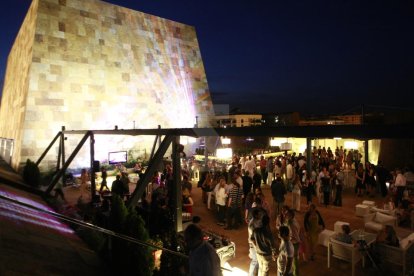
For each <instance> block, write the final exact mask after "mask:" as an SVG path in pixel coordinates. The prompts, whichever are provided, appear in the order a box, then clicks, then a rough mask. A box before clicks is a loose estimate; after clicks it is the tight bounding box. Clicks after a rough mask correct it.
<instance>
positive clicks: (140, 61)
mask: <svg viewBox="0 0 414 276" xmlns="http://www.w3.org/2000/svg"><path fill="white" fill-rule="evenodd" d="M28 18H30V19H31V21H28V19H27V18H26V21H25V23H24V24H23V26H22V29H21V31H20V33H19V37H18V39H17V40H16V43H15V45H14V46H13V50H12V52H11V54H10V56H11V57H13V59H16V61H15V62H14V63H17V64H20V66H13V68H8V70H7V74H6V82H5V83H6V84H7V85H5V88H4V91H3V95H4V96H3V98H4V99H2V106H1V111H2V113H1V120H2V121H3V118H6V117H13V118H14V117H15V116H16V115H17V114H14V113H13V112H14V111H13V110H16V109H15V108H13V110H11V109H9V108H10V104H11V103H10V100H8V99H7V98H8V97H10V93H14V92H13V91H16V90H19V92H20V93H21V97H20V99H19V100H20V101H19V103H20V104H21V105H20V106H19V114H20V117H21V118H20V119H17V118H14V119H13V120H14V121H16V123H14V124H13V127H15V129H16V130H15V131H18V132H19V131H20V132H21V133H22V134H21V135H20V136H19V135H15V136H10V135H11V132H12V131H13V130H12V128H11V126H8V125H6V126H3V127H2V128H1V135H2V136H5V137H6V138H10V137H13V139H16V144H20V145H19V146H17V145H16V151H15V153H14V157H13V166H14V167H16V166H18V165H19V162H20V161H25V160H26V158H31V159H33V160H36V159H37V158H38V157H39V156H40V154H41V153H42V152H43V151H44V150H45V148H46V147H47V146H48V144H49V143H50V142H51V141H52V139H53V137H54V136H55V135H56V133H57V132H58V131H60V129H61V126H65V127H66V129H67V130H71V129H113V128H114V126H115V125H117V126H118V128H119V129H129V128H132V127H133V125H134V124H135V127H136V128H157V126H158V125H161V126H162V127H163V128H181V127H193V125H194V123H195V116H198V117H199V125H200V126H207V125H208V122H207V119H208V118H209V117H210V115H212V113H213V109H212V103H211V98H210V93H209V91H208V85H207V79H206V75H205V72H204V67H203V63H202V58H201V54H200V50H199V46H198V41H197V37H196V33H195V29H194V28H193V27H192V26H188V25H185V24H181V23H177V22H173V21H171V20H166V19H163V18H160V17H156V16H153V15H149V14H145V13H142V12H138V11H134V10H130V9H127V8H123V7H119V6H115V5H112V4H108V3H105V2H101V1H94V0H35V1H34V2H33V4H32V7H31V10H30V12H29V15H28ZM34 23H35V24H34ZM33 25H35V31H34V30H33V29H34V28H33ZM23 40H24V41H29V42H31V43H30V44H24V45H23V44H22V43H21V42H20V43H19V41H23ZM30 45H33V53H30V52H29V51H28V50H27V49H26V48H29V46H30ZM25 47H26V48H25ZM22 51H23V52H24V53H23V54H19V52H22ZM9 64H10V61H9ZM26 67H28V68H29V70H28V73H27V74H26V78H24V76H22V75H19V74H17V71H22V69H25V68H26ZM23 71H24V70H23ZM22 78H23V79H22ZM25 79H26V80H25ZM20 84H21V85H20ZM17 85H18V86H19V87H18V88H16V86H17ZM14 105H15V104H14ZM4 106H7V107H6V108H5V109H6V110H3V108H4ZM134 121H135V123H134ZM78 138H79V139H72V138H71V139H72V140H69V141H68V143H66V144H67V146H68V147H69V148H68V149H66V151H67V152H71V150H70V149H73V147H74V145H76V144H77V142H78V141H79V140H80V138H81V137H78ZM152 142H153V137H151V138H142V137H141V138H127V139H123V138H120V137H106V138H97V145H96V146H97V147H96V150H95V151H96V155H97V159H101V161H103V160H102V159H103V158H105V157H106V156H107V153H108V151H113V150H123V149H126V148H129V149H130V148H134V147H140V148H145V147H147V146H148V148H149V149H150V148H151V146H152ZM125 147H126V148H125ZM88 153H89V149H88V148H86V149H84V151H83V152H82V153H81V154H80V155H79V158H78V157H77V159H76V160H74V162H75V163H78V164H80V165H82V166H86V165H88V164H89V159H88V158H89V157H88ZM56 156H57V147H54V148H53V150H52V151H51V152H50V154H48V156H47V157H46V160H45V164H47V167H49V168H50V167H51V166H53V164H54V163H55V160H56Z"/></svg>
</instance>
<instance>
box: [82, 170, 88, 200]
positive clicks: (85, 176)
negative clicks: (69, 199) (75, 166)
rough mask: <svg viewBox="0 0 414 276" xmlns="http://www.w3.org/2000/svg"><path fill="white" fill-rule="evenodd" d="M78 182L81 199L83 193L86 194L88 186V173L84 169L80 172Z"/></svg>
mask: <svg viewBox="0 0 414 276" xmlns="http://www.w3.org/2000/svg"><path fill="white" fill-rule="evenodd" d="M80 181H81V186H80V190H81V196H82V197H83V194H84V193H86V194H88V184H87V183H88V181H89V175H88V172H87V171H86V169H82V170H81V175H80Z"/></svg>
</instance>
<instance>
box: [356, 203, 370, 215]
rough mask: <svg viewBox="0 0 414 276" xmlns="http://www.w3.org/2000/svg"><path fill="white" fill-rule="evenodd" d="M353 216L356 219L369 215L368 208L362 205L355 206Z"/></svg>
mask: <svg viewBox="0 0 414 276" xmlns="http://www.w3.org/2000/svg"><path fill="white" fill-rule="evenodd" d="M355 214H356V215H357V216H358V217H363V216H365V215H368V214H369V206H367V205H364V204H357V205H356V206H355Z"/></svg>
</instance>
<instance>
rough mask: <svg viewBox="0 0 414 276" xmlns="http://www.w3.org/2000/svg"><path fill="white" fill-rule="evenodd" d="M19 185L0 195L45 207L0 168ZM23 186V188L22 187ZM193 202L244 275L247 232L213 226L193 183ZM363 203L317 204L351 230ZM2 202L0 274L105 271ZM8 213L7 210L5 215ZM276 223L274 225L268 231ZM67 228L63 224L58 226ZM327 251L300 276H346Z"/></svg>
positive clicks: (304, 265)
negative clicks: (229, 245)
mask: <svg viewBox="0 0 414 276" xmlns="http://www.w3.org/2000/svg"><path fill="white" fill-rule="evenodd" d="M16 182H17V183H18V184H17V188H12V187H10V186H9V185H3V184H0V191H3V193H12V194H16V195H18V196H21V197H25V198H27V199H29V200H32V201H34V202H38V203H43V202H42V200H41V198H40V197H37V196H35V195H33V194H29V193H27V192H26V191H22V189H21V188H22V187H24V183H23V182H22V180H21V178H20V177H19V176H18V175H16V174H14V173H13V172H12V171H10V170H7V169H5V168H4V166H2V165H1V164H0V183H8V184H11V183H16ZM22 185H23V186H22ZM193 186H194V188H193V199H194V202H195V206H194V208H193V210H194V215H198V216H200V217H201V218H202V220H201V223H200V224H201V226H202V227H204V228H206V229H209V230H212V231H215V232H217V233H220V234H223V235H225V236H228V237H229V238H230V239H231V240H232V241H234V242H235V243H236V258H234V259H233V260H231V261H230V262H229V263H230V265H231V266H232V267H237V268H239V269H241V270H243V271H247V270H248V265H249V258H248V246H247V228H246V226H243V227H240V228H239V229H237V230H224V229H223V227H220V226H218V225H217V224H216V223H215V219H214V218H215V216H214V213H213V211H210V210H207V207H206V206H205V204H203V203H202V201H201V190H200V189H199V188H196V187H195V185H193ZM134 189H135V184H132V183H131V184H130V190H131V191H133V190H134ZM263 191H264V194H265V195H266V197H267V199H268V200H269V201H270V200H271V196H270V189H269V188H268V187H263ZM65 195H66V198H67V200H68V202H69V203H70V204H76V202H77V200H78V198H79V196H80V190H79V189H78V188H74V187H67V188H65ZM363 199H368V198H358V197H356V196H355V194H354V193H353V191H352V189H348V190H345V193H344V200H343V201H344V202H343V203H344V206H343V207H333V206H329V207H328V208H325V207H323V206H319V204H318V210H319V211H320V212H321V214H322V217H323V218H324V220H325V224H326V228H327V229H333V228H334V223H335V222H336V221H346V222H349V223H350V224H351V228H352V229H359V228H362V226H363V220H362V218H359V217H356V216H355V211H354V210H355V205H356V204H357V203H359V202H361V201H362V200H363ZM369 199H370V200H374V201H375V202H376V203H377V205H380V206H381V205H382V204H383V203H384V199H383V198H381V197H379V196H377V197H375V198H369ZM286 202H287V203H288V204H291V196H290V195H288V197H287V201H286ZM6 205H7V204H5V203H4V202H3V201H0V252H1V253H0V275H51V274H53V275H74V274H79V275H96V274H101V275H104V274H105V273H103V272H102V271H103V265H102V264H101V263H100V261H99V260H98V259H97V257H96V255H95V254H94V253H93V252H92V251H91V250H89V249H88V248H87V246H86V245H85V244H84V243H83V242H82V241H81V240H80V239H79V238H78V237H77V236H76V235H74V234H72V233H70V232H69V233H67V232H62V231H60V230H56V229H53V228H50V227H47V226H45V225H47V224H44V225H42V224H37V223H33V222H30V221H24V220H21V219H19V217H24V216H23V215H21V214H19V213H16V212H15V210H14V211H13V210H12V214H14V215H16V214H17V217H14V218H11V217H10V215H8V214H6V213H7V212H9V211H10V210H9V209H10V208H9V207H8V206H6ZM301 206H302V208H301V212H299V213H298V214H297V219H298V221H299V222H300V223H301V225H303V216H304V213H305V209H306V205H305V199H304V198H302V202H301ZM9 213H10V212H9ZM35 220H41V221H42V220H44V218H42V217H40V218H38V217H37V218H35ZM273 225H274V223H273V222H272V227H273ZM62 227H63V229H66V228H65V226H62ZM326 256H327V250H326V248H325V247H323V246H318V248H317V257H316V260H315V261H308V262H304V261H303V260H300V273H301V275H338V276H340V275H350V274H351V273H350V269H351V266H350V264H349V263H346V262H342V261H339V260H336V259H335V260H334V261H333V263H332V267H331V268H330V269H328V268H327V257H326ZM275 271H276V266H275V263H272V266H271V274H270V275H275ZM356 271H357V273H356V275H386V274H388V275H399V274H401V272H400V269H399V268H395V267H394V268H390V269H383V270H381V271H376V270H375V269H373V267H372V265H370V264H369V262H368V265H367V266H366V267H365V268H362V266H361V264H357V266H356Z"/></svg>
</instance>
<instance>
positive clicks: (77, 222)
mask: <svg viewBox="0 0 414 276" xmlns="http://www.w3.org/2000/svg"><path fill="white" fill-rule="evenodd" d="M0 199H3V200H7V201H9V202H11V203H14V204H18V205H21V206H24V207H26V208H30V209H32V210H35V211H38V212H42V213H44V214H48V215H51V216H53V217H55V218H58V219H60V220H63V221H67V222H69V223H71V224H75V225H78V226H82V227H85V228H89V229H92V230H95V231H98V232H101V233H104V234H106V235H108V236H111V237H116V238H119V239H122V240H125V241H128V242H132V243H135V244H137V245H140V246H144V247H150V248H154V249H157V250H162V251H163V252H166V253H169V254H172V255H175V256H178V257H181V258H185V259H188V256H187V255H185V254H182V253H180V252H176V251H174V250H171V249H168V248H164V247H160V246H156V245H154V244H151V243H148V242H144V241H140V240H137V239H135V238H132V237H130V236H127V235H123V234H120V233H117V232H115V231H111V230H108V229H105V228H102V227H99V226H96V225H94V224H91V223H87V222H84V221H81V220H78V219H74V218H71V217H68V216H65V215H62V214H59V213H56V212H52V211H49V210H44V209H42V208H39V207H36V206H33V205H30V204H27V203H24V202H21V201H18V200H16V199H13V198H10V197H8V196H4V195H1V194H0ZM221 269H222V270H226V271H231V270H229V269H227V268H224V267H221Z"/></svg>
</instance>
